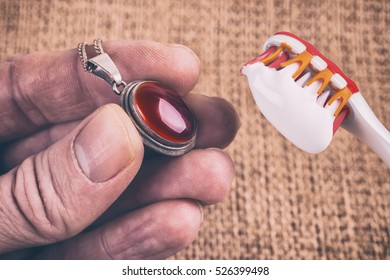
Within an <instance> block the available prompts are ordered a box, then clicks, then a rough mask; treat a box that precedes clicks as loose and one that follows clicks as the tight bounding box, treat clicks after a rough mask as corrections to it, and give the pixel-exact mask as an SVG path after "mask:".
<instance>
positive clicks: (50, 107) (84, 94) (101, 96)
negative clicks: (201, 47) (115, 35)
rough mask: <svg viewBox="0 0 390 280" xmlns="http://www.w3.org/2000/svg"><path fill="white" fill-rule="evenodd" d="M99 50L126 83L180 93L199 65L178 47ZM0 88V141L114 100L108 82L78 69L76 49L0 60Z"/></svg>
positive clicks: (137, 44) (128, 44)
mask: <svg viewBox="0 0 390 280" xmlns="http://www.w3.org/2000/svg"><path fill="white" fill-rule="evenodd" d="M104 49H105V51H106V52H107V53H108V54H109V55H110V56H111V57H112V59H113V61H114V62H115V64H116V65H117V66H118V69H119V71H120V72H121V74H122V78H123V80H124V81H126V82H130V81H134V80H144V79H152V80H158V81H162V82H164V83H165V84H167V85H168V86H170V87H171V88H173V89H174V90H176V91H177V92H178V93H180V94H182V95H184V94H186V93H187V92H188V91H190V90H191V89H192V88H193V87H194V85H195V84H196V82H197V81H198V77H199V61H198V59H197V57H196V56H195V55H194V54H193V52H192V51H190V50H189V49H188V48H186V47H184V46H179V45H166V44H159V43H155V42H149V41H115V42H107V43H105V44H104ZM0 88H1V90H0V100H1V106H2V110H1V111H0V143H1V142H5V141H8V140H11V139H15V138H17V137H20V136H23V135H27V134H29V133H32V132H35V131H37V130H39V129H40V128H42V127H44V126H47V125H50V124H58V123H62V122H68V121H72V120H77V119H81V118H83V117H85V116H87V115H88V114H89V113H91V112H92V111H93V110H94V109H96V108H97V107H99V106H100V105H102V104H106V103H109V102H118V101H119V97H118V96H115V95H114V94H113V93H111V89H110V86H109V85H108V84H106V83H105V82H104V81H102V80H100V79H98V78H97V77H95V76H94V75H91V74H90V73H86V72H84V71H83V69H82V65H81V62H80V58H79V55H78V52H77V50H76V49H73V50H69V51H63V52H41V53H34V54H29V55H20V56H15V57H13V58H11V59H9V60H8V61H5V62H1V63H0Z"/></svg>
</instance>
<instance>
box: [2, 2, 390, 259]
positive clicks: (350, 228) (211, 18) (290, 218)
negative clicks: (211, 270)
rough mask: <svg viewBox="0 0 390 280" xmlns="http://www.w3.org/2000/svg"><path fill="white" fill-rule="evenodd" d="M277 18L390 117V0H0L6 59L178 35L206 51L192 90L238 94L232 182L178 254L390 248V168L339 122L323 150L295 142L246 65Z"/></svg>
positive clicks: (312, 254) (385, 253)
mask: <svg viewBox="0 0 390 280" xmlns="http://www.w3.org/2000/svg"><path fill="white" fill-rule="evenodd" d="M280 30H284V31H291V32H293V33H296V34H298V35H299V36H301V37H303V38H305V39H306V40H308V41H309V42H311V43H312V44H314V45H315V46H316V47H317V48H318V49H320V50H321V51H322V53H323V54H324V55H325V56H327V57H329V58H331V59H332V60H333V61H335V62H336V63H337V64H338V65H339V66H340V68H341V69H343V70H344V71H345V72H346V74H347V75H349V76H350V77H352V78H353V80H355V81H356V83H357V84H358V85H359V88H360V89H361V91H362V92H363V94H364V95H365V97H366V99H367V102H368V103H369V104H370V106H371V107H372V108H373V110H374V112H375V113H376V114H377V116H378V117H379V119H380V120H381V121H382V122H383V123H384V124H385V125H386V126H387V127H388V128H390V52H389V46H390V1H389V0H382V1H374V0H368V1H365V0H356V1H352V0H350V1H349V0H345V1H342V0H322V1H314V0H313V1H309V0H305V1H288V0H264V1H253V0H252V1H241V0H236V1H234V0H215V1H209V0H189V1H184V0H182V1H180V0H167V1H157V0H155V1H153V0H138V1H126V0H117V1H115V0H100V1H93V0H89V1H84V0H77V1H73V0H72V1H68V0H63V1H50V0H34V1H30V0H25V1H17V0H15V1H13V0H11V1H6V0H0V56H1V59H6V58H7V57H9V56H12V55H14V54H17V53H29V52H34V51H41V50H62V49H68V48H74V47H75V46H76V45H77V43H78V42H81V41H87V42H91V41H92V39H94V38H96V37H98V38H102V39H104V40H109V39H122V38H132V39H150V40H155V41H161V42H168V43H180V44H185V45H187V46H189V47H190V48H191V49H193V50H194V51H195V52H196V53H197V55H198V56H199V58H200V60H201V62H202V73H201V78H200V81H199V84H198V85H197V87H196V88H195V90H194V91H195V92H202V93H207V94H209V95H216V96H221V97H223V98H226V99H228V100H229V101H230V102H232V103H233V104H234V106H235V107H236V109H237V111H238V112H239V115H240V118H241V123H242V126H241V129H240V131H239V133H238V135H237V138H236V140H235V141H234V143H233V144H232V145H231V146H230V147H229V148H228V149H227V152H228V153H229V154H230V155H231V156H232V157H233V159H234V161H235V164H236V177H235V180H234V184H233V187H232V190H231V192H230V194H229V196H228V197H227V198H226V199H225V200H224V202H223V203H221V204H218V205H216V206H211V207H208V208H206V209H205V213H204V214H205V220H204V223H203V226H202V228H201V231H200V232H199V236H198V238H197V239H196V240H195V241H194V242H193V243H192V244H191V245H190V246H189V247H188V248H187V249H185V250H184V251H182V252H180V253H178V254H177V255H176V256H174V257H173V258H175V259H390V171H389V169H388V168H387V167H386V166H385V165H384V163H383V162H382V161H381V160H380V159H379V158H378V157H377V156H376V155H375V154H374V153H373V152H372V151H371V150H370V149H369V148H368V147H367V146H365V145H363V144H362V143H360V142H359V141H358V140H356V138H354V137H353V136H352V135H350V134H348V133H347V132H346V131H344V130H341V129H340V130H339V131H338V132H337V134H336V136H335V138H334V139H333V142H332V144H331V146H330V147H329V148H328V149H327V150H326V151H325V152H323V153H321V154H319V155H315V156H313V155H308V154H305V153H304V152H302V151H300V150H298V149H297V148H295V147H294V146H293V145H292V144H290V143H289V142H288V141H287V140H285V139H284V138H283V137H282V136H281V135H280V134H279V133H278V132H277V131H276V130H275V129H274V128H273V127H272V126H271V125H270V124H269V123H268V122H267V121H266V120H265V119H264V117H263V116H262V115H261V114H260V112H259V111H258V110H257V107H256V106H255V103H254V101H253V99H252V97H251V94H250V92H249V88H248V85H247V82H246V79H245V77H243V76H240V74H239V69H240V67H241V65H242V63H243V62H245V61H247V60H249V59H250V58H252V57H254V56H256V55H257V54H258V53H259V51H260V49H261V47H262V44H263V42H264V41H265V40H266V39H267V38H268V37H269V36H271V35H272V34H274V33H275V32H276V31H280ZM216 164H218V163H216Z"/></svg>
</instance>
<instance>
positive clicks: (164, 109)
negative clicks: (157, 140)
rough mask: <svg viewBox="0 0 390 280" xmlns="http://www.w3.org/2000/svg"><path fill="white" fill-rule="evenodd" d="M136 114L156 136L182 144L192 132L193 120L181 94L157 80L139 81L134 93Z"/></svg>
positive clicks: (193, 130)
mask: <svg viewBox="0 0 390 280" xmlns="http://www.w3.org/2000/svg"><path fill="white" fill-rule="evenodd" d="M134 101H135V105H136V108H137V111H138V113H139V114H140V116H141V117H142V119H143V121H144V122H145V123H146V124H147V125H148V126H149V128H150V129H152V130H153V131H154V132H155V133H156V134H157V135H159V136H160V137H162V138H164V139H166V140H168V141H172V142H178V143H183V142H187V141H189V140H191V138H192V137H193V136H194V134H195V120H194V117H193V115H192V112H191V110H190V109H189V108H188V106H187V105H186V104H185V103H184V101H183V100H182V99H181V97H180V96H179V95H178V94H177V93H176V92H174V91H172V90H171V89H169V88H167V87H164V86H163V85H161V84H160V83H158V82H152V81H151V82H144V83H141V84H140V85H139V86H138V88H137V89H136V92H135V94H134Z"/></svg>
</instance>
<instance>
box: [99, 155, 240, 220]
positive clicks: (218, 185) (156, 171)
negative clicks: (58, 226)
mask: <svg viewBox="0 0 390 280" xmlns="http://www.w3.org/2000/svg"><path fill="white" fill-rule="evenodd" d="M233 177H234V163H233V161H232V160H231V158H230V157H229V156H228V155H227V154H226V153H224V152H222V151H220V150H218V149H207V150H195V151H191V152H190V153H188V154H186V155H185V156H182V157H179V158H171V159H169V158H166V157H165V158H158V159H151V160H149V161H148V163H147V164H144V165H143V167H142V168H141V169H140V171H139V173H138V174H137V176H136V178H135V179H134V180H133V182H132V184H131V185H130V187H129V188H127V189H126V190H125V192H124V193H123V194H122V195H121V196H120V197H119V198H118V200H117V201H116V202H115V203H114V204H113V205H112V207H110V209H109V210H108V211H107V212H105V213H104V214H103V215H102V216H101V217H100V218H99V220H98V221H96V223H95V224H94V226H96V225H99V224H102V223H104V222H106V221H107V220H110V219H112V218H113V217H116V216H118V215H121V214H123V213H126V212H128V211H130V210H133V209H137V208H139V207H143V206H145V205H148V204H151V203H155V202H158V201H163V200H172V199H182V198H187V199H191V200H196V201H199V202H200V203H201V204H202V205H205V204H214V203H217V202H220V201H222V200H223V198H224V197H225V196H226V195H227V193H228V191H229V189H230V187H231V185H232V181H233Z"/></svg>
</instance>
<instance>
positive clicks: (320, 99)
mask: <svg viewBox="0 0 390 280" xmlns="http://www.w3.org/2000/svg"><path fill="white" fill-rule="evenodd" d="M329 94H330V89H327V90H324V92H323V93H321V94H320V95H319V96H318V98H317V103H318V105H320V106H321V107H324V105H325V102H326V100H327V99H328V97H329Z"/></svg>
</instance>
